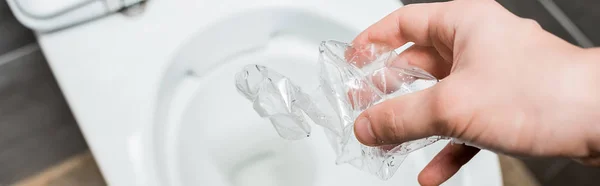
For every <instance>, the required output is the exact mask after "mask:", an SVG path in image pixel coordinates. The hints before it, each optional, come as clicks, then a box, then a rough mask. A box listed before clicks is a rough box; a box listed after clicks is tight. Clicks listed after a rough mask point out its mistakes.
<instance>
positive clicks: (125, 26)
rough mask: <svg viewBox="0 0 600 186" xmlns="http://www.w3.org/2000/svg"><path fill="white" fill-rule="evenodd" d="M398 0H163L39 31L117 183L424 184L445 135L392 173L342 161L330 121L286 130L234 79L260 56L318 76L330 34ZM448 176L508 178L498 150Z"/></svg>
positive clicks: (346, 31)
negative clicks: (308, 131) (422, 175)
mask: <svg viewBox="0 0 600 186" xmlns="http://www.w3.org/2000/svg"><path fill="white" fill-rule="evenodd" d="M399 6H400V4H399V2H397V1H393V0H386V1H372V2H368V1H358V0H356V1H348V0H326V1H321V0H307V1H295V0H280V1H268V0H260V1H252V2H248V1H235V0H228V1H218V2H216V1H215V2H212V1H210V2H209V1H199V0H197V1H189V0H187V1H186V0H173V1H159V0H155V1H149V2H148V4H147V7H146V11H145V12H144V13H142V14H141V15H139V17H123V16H120V15H113V16H108V17H106V18H103V19H100V20H97V21H94V22H91V23H87V24H84V25H80V26H77V27H75V28H70V29H67V30H63V31H59V32H55V33H50V34H42V35H40V36H39V40H40V44H41V46H42V48H43V50H44V53H45V54H46V56H47V58H48V60H49V63H50V65H51V67H52V70H53V71H54V73H55V76H56V77H57V80H58V82H59V84H60V86H61V88H62V89H63V92H64V93H65V96H66V98H67V100H68V102H69V104H70V105H71V108H72V110H73V112H74V114H75V116H76V118H77V120H78V122H79V124H80V125H81V128H82V130H83V132H84V135H85V137H86V140H87V141H88V143H89V144H90V147H91V150H92V152H93V153H94V155H95V157H96V159H97V161H98V162H99V166H100V168H101V170H102V173H103V174H104V176H105V178H106V179H107V182H108V183H109V184H110V185H127V186H130V185H144V186H147V185H169V186H171V185H173V186H180V185H181V186H187V185H210V186H247V185H252V186H254V185H260V186H271V185H277V186H280V185H289V186H311V185H314V186H330V185H346V186H354V185H356V186H359V185H361V186H362V185H374V186H378V185H380V186H384V185H395V186H397V185H418V183H417V182H416V178H417V174H418V172H419V171H420V170H421V169H422V168H423V167H424V166H425V165H426V163H427V162H428V161H429V160H430V159H431V158H432V157H433V156H434V155H435V154H436V153H437V152H438V151H439V150H440V149H441V148H442V147H443V146H444V144H445V143H446V142H438V143H436V144H434V145H432V146H429V147H427V148H424V149H421V150H419V151H416V152H414V153H412V154H410V155H409V157H408V158H407V159H406V160H405V161H404V162H403V164H402V165H401V166H400V169H399V170H398V171H397V172H396V174H395V176H394V177H392V178H391V179H390V180H387V181H381V180H379V179H378V178H376V177H375V176H373V175H371V174H368V173H366V172H363V171H360V170H357V169H355V168H354V167H352V166H350V165H335V156H334V152H333V150H332V149H331V147H330V146H329V144H328V143H327V140H326V138H325V135H324V133H323V131H322V130H321V129H320V128H316V127H315V128H313V135H311V137H309V138H307V139H304V140H300V141H287V140H284V139H282V138H280V137H279V136H278V135H277V133H276V132H275V130H274V129H273V127H272V126H271V125H270V123H269V122H268V121H267V120H264V119H261V118H260V117H259V116H258V115H257V114H256V113H255V112H254V110H253V109H252V106H251V104H249V102H248V101H247V100H245V99H244V98H243V97H242V96H240V95H239V94H238V92H237V91H236V90H235V86H234V80H233V78H234V74H235V73H236V72H238V71H239V70H240V69H241V68H242V67H243V66H244V65H246V64H250V63H258V64H264V65H266V66H269V67H271V68H273V69H276V70H277V71H278V72H281V73H283V74H285V75H286V76H288V77H290V78H292V79H293V80H295V82H297V83H298V84H300V85H302V84H308V83H314V82H317V80H316V72H315V69H316V61H317V55H318V44H319V43H320V41H322V40H328V39H335V40H341V41H350V40H351V39H352V38H353V37H354V36H355V35H356V34H357V33H359V31H360V30H362V29H364V28H366V27H367V26H369V25H370V24H372V23H373V22H375V21H377V20H378V19H380V18H381V17H383V16H384V15H386V14H387V13H389V12H391V11H393V10H394V9H396V8H398V7H399ZM292 64H293V65H292ZM292 66H293V68H292ZM446 185H457V186H458V185H467V186H468V185H489V186H495V185H498V186H499V185H501V175H500V169H499V165H498V161H497V157H496V156H495V155H494V154H493V153H491V152H487V151H483V152H481V153H480V154H479V155H477V156H476V157H475V158H474V159H473V160H472V161H471V162H470V163H468V164H467V165H466V166H465V167H464V168H463V169H462V170H461V171H460V172H459V173H458V175H456V176H455V177H453V178H452V179H451V180H450V181H448V182H447V183H446Z"/></svg>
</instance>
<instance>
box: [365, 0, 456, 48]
mask: <svg viewBox="0 0 600 186" xmlns="http://www.w3.org/2000/svg"><path fill="white" fill-rule="evenodd" d="M456 3H457V2H454V1H452V2H442V3H425V4H411V5H407V6H404V7H401V8H399V9H398V10H396V11H394V12H392V13H391V14H389V15H387V16H386V17H384V18H383V19H381V20H380V21H378V22H377V23H375V24H373V25H371V26H370V27H369V28H367V29H366V30H365V31H363V32H362V33H361V34H359V35H358V36H357V37H356V38H355V39H354V41H353V44H354V45H357V46H363V45H368V44H380V45H385V46H388V47H389V48H393V49H395V48H398V47H400V46H402V45H404V44H405V43H407V42H414V43H415V44H416V45H420V46H433V43H434V42H438V41H434V40H439V41H440V42H442V43H443V44H445V45H447V46H452V45H451V44H452V40H453V37H454V25H455V22H456V18H457V17H459V16H457V15H453V14H450V13H448V12H449V11H452V9H455V8H453V4H456ZM464 8H466V7H462V8H461V9H464ZM442 38H443V39H442Z"/></svg>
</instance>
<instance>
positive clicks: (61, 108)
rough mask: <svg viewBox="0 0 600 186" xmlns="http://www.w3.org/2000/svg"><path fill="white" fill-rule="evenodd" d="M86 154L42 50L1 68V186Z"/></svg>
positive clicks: (80, 136)
mask: <svg viewBox="0 0 600 186" xmlns="http://www.w3.org/2000/svg"><path fill="white" fill-rule="evenodd" d="M0 59H1V57H0ZM86 149H87V146H86V143H85V140H84V139H83V137H82V134H81V132H80V130H79V128H78V126H77V124H76V122H75V120H74V118H73V116H72V114H71V112H70V109H69V107H68V106H67V104H66V102H65V100H64V98H63V96H62V93H61V91H60V89H59V88H58V86H57V83H56V81H55V79H54V77H53V75H52V73H51V71H50V69H49V67H48V65H47V63H46V61H45V59H44V56H43V55H42V53H41V51H40V50H39V49H38V50H35V51H34V52H32V53H29V54H27V55H25V56H22V57H20V58H17V59H16V60H14V61H12V62H8V63H5V64H3V65H2V64H0V167H2V168H0V184H1V183H12V182H14V181H16V180H18V179H21V178H23V177H25V176H29V175H32V174H34V173H36V172H37V171H41V170H42V169H44V168H47V167H48V166H50V165H52V164H55V163H58V162H59V161H62V160H64V159H66V158H67V157H69V156H72V155H75V154H76V153H79V152H83V151H85V150H86Z"/></svg>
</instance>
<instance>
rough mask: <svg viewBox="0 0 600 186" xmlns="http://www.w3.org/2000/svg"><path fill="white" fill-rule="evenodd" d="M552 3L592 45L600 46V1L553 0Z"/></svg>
mask: <svg viewBox="0 0 600 186" xmlns="http://www.w3.org/2000/svg"><path fill="white" fill-rule="evenodd" d="M554 3H555V4H556V5H557V6H558V7H560V9H561V10H562V11H563V12H564V13H565V14H566V15H567V16H568V17H569V19H571V21H573V23H575V25H577V27H578V28H579V29H580V30H581V31H582V32H583V33H584V34H585V35H586V36H587V37H588V38H589V39H590V40H591V41H592V42H593V43H594V45H595V46H599V45H600V11H599V10H600V1H598V0H554Z"/></svg>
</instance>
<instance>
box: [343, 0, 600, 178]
mask: <svg viewBox="0 0 600 186" xmlns="http://www.w3.org/2000/svg"><path fill="white" fill-rule="evenodd" d="M409 41H411V42H414V43H415V45H414V46H412V47H411V48H409V49H407V50H406V51H404V52H403V53H401V54H400V56H399V57H398V59H397V61H399V62H408V63H409V64H411V65H414V66H418V67H420V68H422V69H424V70H426V71H428V72H430V73H431V74H433V75H434V76H436V77H437V78H439V79H442V80H441V81H440V82H439V83H438V84H437V85H435V86H433V87H431V88H428V89H425V90H422V91H419V92H416V93H412V94H408V95H404V96H400V97H397V98H394V99H392V100H388V101H386V102H383V103H380V104H378V105H375V106H373V107H371V108H369V109H368V110H366V111H365V112H363V113H362V114H361V115H360V116H359V117H358V118H357V120H356V123H355V128H354V130H355V134H356V136H357V138H358V139H359V141H360V142H361V143H363V144H365V145H369V146H381V145H389V144H399V143H402V142H406V141H409V140H414V139H419V138H423V137H428V136H433V135H441V136H448V137H453V138H457V139H459V140H462V141H466V142H468V143H469V144H473V145H474V146H477V147H481V148H486V149H490V150H493V151H495V152H499V153H507V154H519V155H530V156H562V157H570V158H576V159H579V160H582V161H584V162H586V163H588V164H596V165H599V164H600V161H599V159H598V158H597V157H598V156H599V155H600V153H599V152H600V124H599V123H598V122H600V113H599V112H600V86H598V84H597V83H596V82H595V81H597V80H600V72H599V70H600V66H599V64H598V62H600V56H599V54H600V50H598V49H582V48H579V47H577V46H574V45H571V44H569V43H567V42H565V41H563V40H561V39H560V38H557V37H555V36H553V35H552V34H550V33H548V32H545V31H544V30H543V29H542V28H541V27H540V26H539V25H538V24H537V23H536V22H535V21H532V20H528V19H522V18H519V17H517V16H515V15H513V14H511V13H510V12H508V11H507V10H506V9H504V8H503V7H502V6H500V5H499V4H498V3H496V2H495V1H491V0H486V1H484V0H459V1H451V2H444V3H430V4H415V5H408V6H405V7H402V8H400V9H398V10H397V11H395V12H393V13H391V14H390V15H388V16H387V17H385V18H383V19H382V20H381V21H379V22H377V23H376V24H374V25H372V26H371V27H369V28H368V29H367V30H365V31H364V32H363V33H361V34H360V35H359V36H358V37H357V38H356V39H355V40H354V42H353V44H354V45H357V46H360V45H366V44H371V43H375V44H381V45H386V46H389V47H390V48H398V47H400V46H401V45H403V44H405V43H406V42H409ZM478 151H479V148H475V147H471V146H465V145H448V146H447V147H446V148H444V149H443V150H442V151H441V152H440V153H439V154H438V155H437V156H436V157H435V158H434V159H433V160H432V161H431V162H430V163H429V165H427V166H426V167H425V169H423V171H422V172H421V174H420V175H419V182H420V183H421V184H422V185H439V184H441V183H442V182H444V181H445V180H447V179H448V178H450V177H451V176H452V175H453V174H454V173H456V172H457V171H458V170H459V169H460V167H461V166H462V165H463V164H465V163H467V162H468V161H469V160H470V159H471V158H472V157H473V156H474V155H475V154H476V153H477V152H478Z"/></svg>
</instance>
